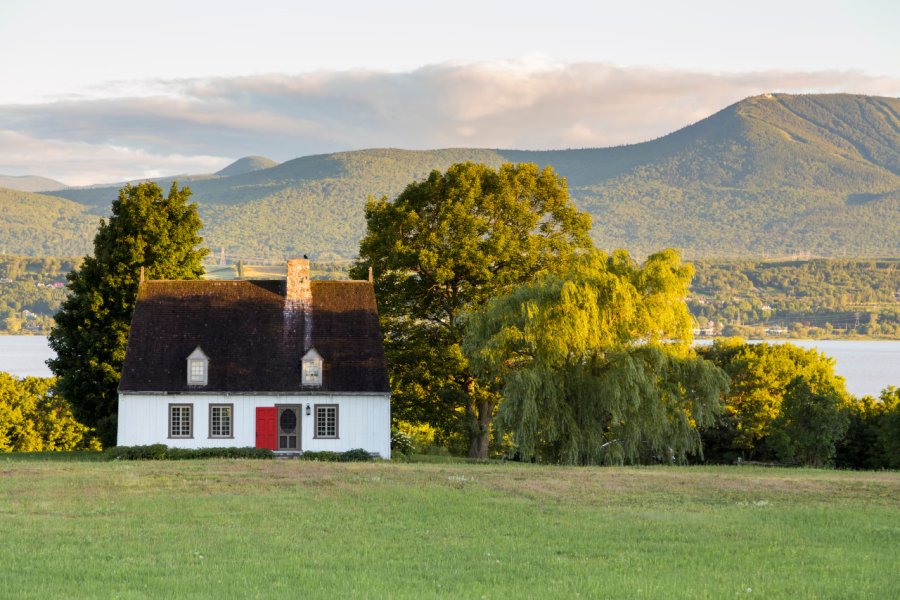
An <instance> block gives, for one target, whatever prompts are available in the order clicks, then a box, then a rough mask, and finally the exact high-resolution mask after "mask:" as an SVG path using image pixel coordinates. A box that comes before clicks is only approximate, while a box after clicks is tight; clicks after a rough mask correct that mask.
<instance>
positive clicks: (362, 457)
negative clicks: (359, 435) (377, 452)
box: [341, 448, 372, 462]
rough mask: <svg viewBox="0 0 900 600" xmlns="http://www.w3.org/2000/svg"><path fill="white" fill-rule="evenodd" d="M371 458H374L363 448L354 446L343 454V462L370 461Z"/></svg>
mask: <svg viewBox="0 0 900 600" xmlns="http://www.w3.org/2000/svg"><path fill="white" fill-rule="evenodd" d="M370 460H372V455H371V454H369V453H368V451H366V450H363V449H362V448H354V449H352V450H347V451H346V452H344V453H343V454H341V462H369V461H370Z"/></svg>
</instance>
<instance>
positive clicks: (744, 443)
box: [700, 338, 849, 460]
mask: <svg viewBox="0 0 900 600" xmlns="http://www.w3.org/2000/svg"><path fill="white" fill-rule="evenodd" d="M700 354H701V355H702V356H704V357H705V358H708V359H709V360H711V361H713V362H714V363H716V364H717V365H718V366H719V367H721V368H722V369H724V370H725V372H726V373H728V375H729V377H731V391H730V392H729V394H728V397H727V399H726V402H725V411H724V413H723V415H722V418H721V419H720V421H719V422H718V423H717V424H716V426H714V427H710V428H707V429H706V430H705V431H704V432H703V436H704V440H705V442H706V446H707V448H708V449H709V450H710V454H711V455H712V456H713V458H714V459H715V460H732V459H734V458H737V457H741V458H744V459H755V460H768V459H773V458H775V457H776V454H775V453H774V452H773V451H772V449H771V448H769V447H768V446H767V444H766V442H767V440H768V438H769V436H770V435H771V434H772V432H773V423H774V422H775V420H776V419H777V418H778V417H779V416H780V415H781V413H782V403H783V401H784V397H785V394H786V393H787V390H788V386H789V384H790V383H791V382H792V381H793V380H794V379H795V378H797V377H801V378H803V380H804V381H805V382H806V383H807V384H808V386H809V387H810V389H811V393H812V394H820V395H821V394H824V395H826V396H828V397H831V396H832V395H837V396H839V397H841V398H843V399H845V400H846V399H848V398H849V394H848V393H847V389H846V387H845V384H844V379H843V378H842V377H840V376H839V375H837V374H836V373H835V372H834V364H835V363H834V359H832V358H829V357H827V356H825V355H824V354H822V353H820V352H818V351H816V350H812V349H810V350H807V349H805V348H801V347H799V346H795V345H794V344H788V343H783V344H748V343H746V342H745V341H743V340H741V339H740V338H729V339H723V340H716V341H715V342H714V343H713V344H712V346H708V347H706V348H702V349H701V350H700Z"/></svg>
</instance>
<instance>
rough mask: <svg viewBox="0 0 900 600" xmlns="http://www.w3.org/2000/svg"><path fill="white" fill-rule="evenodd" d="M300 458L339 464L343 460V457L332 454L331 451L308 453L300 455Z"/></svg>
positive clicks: (335, 453)
mask: <svg viewBox="0 0 900 600" xmlns="http://www.w3.org/2000/svg"><path fill="white" fill-rule="evenodd" d="M300 458H302V459H303V460H318V461H321V462H338V461H339V460H341V455H340V454H338V453H337V452H332V451H331V450H320V451H319V452H315V451H306V452H304V453H303V454H301V455H300Z"/></svg>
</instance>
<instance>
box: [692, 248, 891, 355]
mask: <svg viewBox="0 0 900 600" xmlns="http://www.w3.org/2000/svg"><path fill="white" fill-rule="evenodd" d="M694 267H695V269H696V274H695V275H694V280H693V282H692V284H691V296H690V297H689V298H688V306H689V308H690V309H691V313H692V314H693V315H694V316H695V318H696V319H697V327H698V329H701V330H703V332H704V333H707V334H709V335H722V334H724V335H741V336H743V337H753V338H764V337H793V338H807V339H808V338H835V337H855V336H865V337H881V338H900V260H895V259H894V260H892V259H883V260H859V259H833V260H825V259H817V260H805V261H789V262H759V261H731V262H713V261H696V262H694Z"/></svg>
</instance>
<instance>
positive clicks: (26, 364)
mask: <svg viewBox="0 0 900 600" xmlns="http://www.w3.org/2000/svg"><path fill="white" fill-rule="evenodd" d="M769 341H770V342H771V340H769ZM787 341H789V342H790V343H792V344H796V345H798V346H802V347H804V348H816V349H817V350H819V351H820V352H824V353H825V354H826V355H828V356H830V357H832V358H834V359H835V360H836V361H837V363H836V366H835V370H836V371H837V373H838V375H841V376H843V377H844V378H845V379H846V380H847V390H848V391H849V392H850V393H851V394H854V395H856V396H863V395H865V394H869V395H872V396H877V395H878V394H879V393H880V392H881V390H883V389H884V388H886V387H887V386H889V385H893V386H897V387H900V341H875V340H863V341H859V340H787ZM705 343H710V342H709V341H708V340H699V341H698V344H705ZM774 343H777V342H774ZM52 356H53V351H52V350H51V349H50V347H49V346H48V345H47V338H46V337H44V336H37V335H0V371H5V372H7V373H11V374H13V375H16V376H18V377H25V376H28V375H33V376H37V377H49V376H50V369H49V368H48V367H47V365H46V364H45V361H46V360H47V359H49V358H50V357H52Z"/></svg>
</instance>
